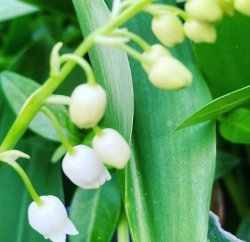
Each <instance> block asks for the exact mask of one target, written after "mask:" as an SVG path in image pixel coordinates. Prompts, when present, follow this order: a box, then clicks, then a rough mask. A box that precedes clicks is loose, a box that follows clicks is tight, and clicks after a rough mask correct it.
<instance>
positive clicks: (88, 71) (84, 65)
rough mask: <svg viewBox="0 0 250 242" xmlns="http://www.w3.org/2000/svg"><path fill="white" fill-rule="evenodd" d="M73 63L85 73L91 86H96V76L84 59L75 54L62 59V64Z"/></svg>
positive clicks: (64, 56) (66, 55) (63, 56)
mask: <svg viewBox="0 0 250 242" xmlns="http://www.w3.org/2000/svg"><path fill="white" fill-rule="evenodd" d="M66 61H73V62H75V63H77V64H78V65H79V66H81V67H82V69H83V70H84V71H85V73H86V76H87V82H88V83H89V84H91V85H96V81H95V76H94V73H93V70H92V68H91V66H90V64H89V63H88V62H87V61H86V60H85V59H83V58H81V57H80V56H78V55H74V54H65V55H62V56H61V57H60V62H61V63H63V62H66Z"/></svg>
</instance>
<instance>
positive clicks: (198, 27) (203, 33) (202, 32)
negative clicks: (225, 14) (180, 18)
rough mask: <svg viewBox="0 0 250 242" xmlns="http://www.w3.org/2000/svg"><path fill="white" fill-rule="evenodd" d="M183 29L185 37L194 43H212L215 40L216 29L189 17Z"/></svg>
mask: <svg viewBox="0 0 250 242" xmlns="http://www.w3.org/2000/svg"><path fill="white" fill-rule="evenodd" d="M184 31H185V33H186V35H187V37H188V38H189V39H191V40H193V41H194V42H196V43H200V42H207V43H214V42H215V41H216V29H215V27H214V26H213V25H211V24H208V23H203V22H199V21H196V20H194V19H190V20H187V21H186V22H185V24H184Z"/></svg>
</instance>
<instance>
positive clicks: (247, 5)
mask: <svg viewBox="0 0 250 242" xmlns="http://www.w3.org/2000/svg"><path fill="white" fill-rule="evenodd" d="M234 7H235V9H236V10H237V11H239V12H240V13H243V14H246V15H250V0H235V1H234Z"/></svg>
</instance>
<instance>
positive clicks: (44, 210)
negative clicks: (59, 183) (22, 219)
mask: <svg viewBox="0 0 250 242" xmlns="http://www.w3.org/2000/svg"><path fill="white" fill-rule="evenodd" d="M40 198H41V200H42V201H43V204H42V205H38V204H36V203H35V202H32V203H31V204H30V205H29V209H28V218H29V223H30V226H31V227H32V228H33V229H34V230H36V231H37V232H38V233H40V234H42V235H43V236H44V238H45V239H50V240H51V241H53V242H58V241H60V242H65V241H66V234H70V235H76V234H78V231H77V230H76V228H75V226H74V224H73V223H72V221H71V220H70V219H69V218H68V216H67V212H66V209H65V207H64V205H63V204H62V202H61V201H60V200H59V199H58V198H57V197H55V196H51V195H49V196H41V197H40Z"/></svg>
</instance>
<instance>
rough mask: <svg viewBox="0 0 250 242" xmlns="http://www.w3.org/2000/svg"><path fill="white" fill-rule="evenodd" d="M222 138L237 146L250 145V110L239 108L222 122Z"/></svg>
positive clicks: (220, 127) (220, 128)
mask: <svg viewBox="0 0 250 242" xmlns="http://www.w3.org/2000/svg"><path fill="white" fill-rule="evenodd" d="M219 130H220V134H221V136H222V137H223V138H224V139H226V140H228V141H230V142H232V143H237V144H250V110H249V109H246V108H238V109H235V110H233V111H232V112H230V113H229V114H228V115H226V116H225V117H223V118H222V119H221V120H220V126H219Z"/></svg>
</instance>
